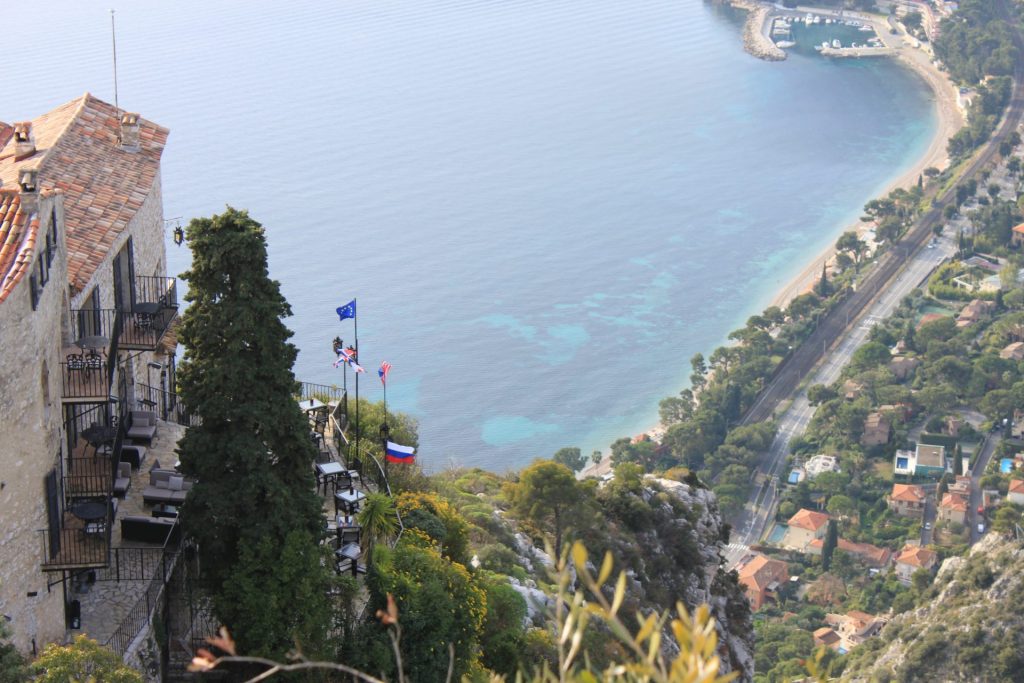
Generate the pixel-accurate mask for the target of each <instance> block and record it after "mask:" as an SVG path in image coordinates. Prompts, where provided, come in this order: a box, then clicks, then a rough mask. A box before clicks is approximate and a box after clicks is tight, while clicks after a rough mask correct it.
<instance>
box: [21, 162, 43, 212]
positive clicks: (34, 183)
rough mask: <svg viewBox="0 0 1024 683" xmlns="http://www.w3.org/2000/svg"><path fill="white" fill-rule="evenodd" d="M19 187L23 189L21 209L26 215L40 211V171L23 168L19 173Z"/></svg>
mask: <svg viewBox="0 0 1024 683" xmlns="http://www.w3.org/2000/svg"><path fill="white" fill-rule="evenodd" d="M18 187H19V188H21V197H20V198H21V209H22V211H24V212H25V213H26V214H30V215H31V214H33V213H36V212H37V211H38V210H39V171H37V170H36V169H34V168H23V169H21V170H20V171H18Z"/></svg>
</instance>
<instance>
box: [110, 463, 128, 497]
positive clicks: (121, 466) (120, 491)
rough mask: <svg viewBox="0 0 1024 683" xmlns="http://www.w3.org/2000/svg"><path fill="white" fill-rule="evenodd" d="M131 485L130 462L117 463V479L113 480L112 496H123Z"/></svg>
mask: <svg viewBox="0 0 1024 683" xmlns="http://www.w3.org/2000/svg"><path fill="white" fill-rule="evenodd" d="M131 485H132V464H131V463H130V462H124V461H122V462H119V463H117V478H116V479H114V495H115V496H124V495H125V494H127V493H128V489H129V488H130V487H131Z"/></svg>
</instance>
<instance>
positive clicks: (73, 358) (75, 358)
mask: <svg viewBox="0 0 1024 683" xmlns="http://www.w3.org/2000/svg"><path fill="white" fill-rule="evenodd" d="M68 370H85V358H83V357H82V354H80V353H69V354H68Z"/></svg>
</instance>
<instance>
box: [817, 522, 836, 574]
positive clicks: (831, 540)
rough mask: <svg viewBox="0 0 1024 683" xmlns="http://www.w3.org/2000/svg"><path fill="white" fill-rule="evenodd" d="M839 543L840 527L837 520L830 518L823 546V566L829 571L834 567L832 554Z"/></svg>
mask: <svg viewBox="0 0 1024 683" xmlns="http://www.w3.org/2000/svg"><path fill="white" fill-rule="evenodd" d="M838 545H839V527H838V526H837V525H836V520H834V519H830V520H828V530H827V532H826V534H825V543H824V544H822V546H821V568H822V569H823V570H825V571H828V570H829V569H831V568H832V554H833V553H834V552H835V551H836V546H838Z"/></svg>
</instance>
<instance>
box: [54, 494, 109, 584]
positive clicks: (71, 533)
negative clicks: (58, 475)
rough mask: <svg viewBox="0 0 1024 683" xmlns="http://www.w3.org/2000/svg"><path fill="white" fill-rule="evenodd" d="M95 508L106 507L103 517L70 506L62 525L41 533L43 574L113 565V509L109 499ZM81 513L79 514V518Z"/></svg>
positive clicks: (95, 503) (62, 517) (61, 522)
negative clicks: (111, 562)
mask: <svg viewBox="0 0 1024 683" xmlns="http://www.w3.org/2000/svg"><path fill="white" fill-rule="evenodd" d="M92 504H93V505H102V506H104V507H105V512H104V513H103V516H101V517H99V516H93V515H86V517H87V518H86V519H83V518H81V517H79V516H78V514H83V515H84V512H80V511H79V510H80V508H76V506H70V507H68V508H67V509H65V510H64V511H63V513H61V514H62V516H61V519H60V524H59V525H58V526H57V527H56V528H54V529H52V530H51V529H41V530H39V532H38V533H39V539H40V543H41V544H42V552H43V563H42V569H43V571H47V572H53V571H64V570H70V569H92V568H101V567H106V566H107V565H108V564H109V563H110V534H111V527H112V526H113V516H114V515H113V509H112V506H111V502H110V500H109V499H106V500H103V501H96V502H94V503H92ZM76 513H78V514H76Z"/></svg>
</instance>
